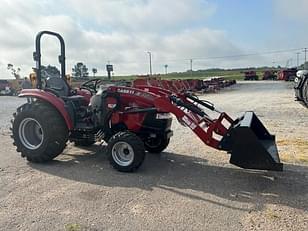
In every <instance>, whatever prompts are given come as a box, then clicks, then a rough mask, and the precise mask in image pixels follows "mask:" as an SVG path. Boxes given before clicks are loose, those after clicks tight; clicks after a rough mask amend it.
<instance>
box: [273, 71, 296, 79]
mask: <svg viewBox="0 0 308 231" xmlns="http://www.w3.org/2000/svg"><path fill="white" fill-rule="evenodd" d="M296 72H297V68H288V69H284V70H280V71H279V72H278V78H277V79H278V80H284V81H293V80H294V79H295V77H296Z"/></svg>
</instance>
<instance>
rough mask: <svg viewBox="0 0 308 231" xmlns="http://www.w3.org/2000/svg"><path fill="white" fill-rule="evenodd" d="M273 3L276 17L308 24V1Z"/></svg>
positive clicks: (279, 1)
mask: <svg viewBox="0 0 308 231" xmlns="http://www.w3.org/2000/svg"><path fill="white" fill-rule="evenodd" d="M273 3H274V4H273V5H274V10H275V14H276V17H277V16H278V17H280V18H282V19H284V20H290V19H291V20H294V21H298V22H302V23H307V22H308V14H307V9H308V1H307V0H274V2H273Z"/></svg>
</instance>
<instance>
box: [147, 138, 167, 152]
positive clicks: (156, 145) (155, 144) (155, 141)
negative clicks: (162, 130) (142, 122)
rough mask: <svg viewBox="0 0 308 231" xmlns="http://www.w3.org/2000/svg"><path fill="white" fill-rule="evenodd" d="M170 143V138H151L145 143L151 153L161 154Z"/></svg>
mask: <svg viewBox="0 0 308 231" xmlns="http://www.w3.org/2000/svg"><path fill="white" fill-rule="evenodd" d="M169 142H170V138H166V137H157V138H149V139H147V140H146V141H145V142H144V147H145V150H147V151H148V152H150V153H161V152H162V151H164V150H165V149H166V148H167V147H168V145H169Z"/></svg>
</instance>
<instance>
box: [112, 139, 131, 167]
mask: <svg viewBox="0 0 308 231" xmlns="http://www.w3.org/2000/svg"><path fill="white" fill-rule="evenodd" d="M112 157H113V159H114V161H115V162H116V163H117V164H118V165H121V166H128V165H130V164H131V163H132V162H133V161H134V150H133V148H132V146H131V145H130V144H128V143H126V142H117V143H116V144H115V145H114V146H113V148H112Z"/></svg>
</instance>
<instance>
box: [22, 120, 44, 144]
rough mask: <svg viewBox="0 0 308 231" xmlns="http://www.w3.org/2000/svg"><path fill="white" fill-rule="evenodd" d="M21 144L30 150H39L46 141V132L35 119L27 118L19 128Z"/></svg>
mask: <svg viewBox="0 0 308 231" xmlns="http://www.w3.org/2000/svg"><path fill="white" fill-rule="evenodd" d="M18 133H19V138H20V141H21V143H22V144H23V145H24V146H25V147H26V148H27V149H30V150H35V149H38V148H39V147H40V146H41V144H42V143H43V140H44V132H43V129H42V126H41V125H40V123H39V122H38V121H37V120H35V119H33V118H25V119H23V120H22V121H21V123H20V126H19V130H18Z"/></svg>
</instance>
